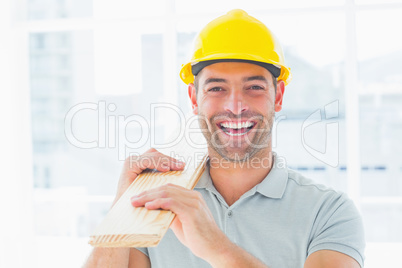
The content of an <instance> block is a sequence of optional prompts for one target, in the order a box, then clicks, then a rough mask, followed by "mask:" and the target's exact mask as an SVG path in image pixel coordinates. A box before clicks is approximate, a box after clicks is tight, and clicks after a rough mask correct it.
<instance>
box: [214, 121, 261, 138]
mask: <svg viewBox="0 0 402 268" xmlns="http://www.w3.org/2000/svg"><path fill="white" fill-rule="evenodd" d="M255 124H256V123H255V122H252V121H244V122H231V121H225V122H221V123H218V124H217V125H218V127H219V128H220V129H222V131H223V132H225V133H226V134H227V135H229V136H242V135H245V134H247V133H248V132H249V131H250V130H251V129H252V128H253V127H254V126H255Z"/></svg>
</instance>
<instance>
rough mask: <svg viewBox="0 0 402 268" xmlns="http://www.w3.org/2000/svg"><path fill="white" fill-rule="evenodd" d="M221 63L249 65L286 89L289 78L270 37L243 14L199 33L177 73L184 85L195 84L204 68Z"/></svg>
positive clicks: (217, 21) (215, 22) (239, 12)
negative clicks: (256, 66) (188, 60)
mask: <svg viewBox="0 0 402 268" xmlns="http://www.w3.org/2000/svg"><path fill="white" fill-rule="evenodd" d="M222 61H241V62H243V61H244V62H251V63H254V64H257V65H261V66H263V67H265V68H267V69H268V70H269V71H270V72H271V73H272V74H273V75H274V76H275V77H277V79H278V80H283V81H284V82H285V85H287V84H288V83H289V82H290V80H291V78H292V75H291V73H290V68H288V67H286V66H285V60H284V57H283V52H282V48H281V45H280V44H279V42H278V40H277V39H276V37H275V36H274V35H273V33H272V32H271V31H270V30H269V29H268V28H267V27H266V26H265V25H264V24H263V23H262V22H260V21H259V20H257V19H256V18H254V17H252V16H250V15H248V14H247V13H246V12H245V11H244V10H241V9H234V10H231V11H229V12H228V13H227V14H226V15H223V16H220V17H218V18H216V19H214V20H213V21H211V22H210V23H208V24H207V25H206V26H205V27H204V29H202V30H201V32H199V33H198V35H197V36H196V39H195V43H194V50H193V55H192V58H191V60H190V62H188V63H187V64H183V65H182V68H181V70H180V78H181V80H183V82H184V83H186V84H189V83H193V82H194V74H195V75H196V74H197V73H198V72H199V71H200V70H201V69H202V68H203V67H205V66H207V65H209V64H213V63H216V62H222Z"/></svg>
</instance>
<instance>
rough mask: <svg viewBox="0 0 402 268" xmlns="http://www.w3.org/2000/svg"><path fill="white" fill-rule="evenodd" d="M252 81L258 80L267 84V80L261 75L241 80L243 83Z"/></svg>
mask: <svg viewBox="0 0 402 268" xmlns="http://www.w3.org/2000/svg"><path fill="white" fill-rule="evenodd" d="M252 80H259V81H263V82H266V83H268V80H267V79H266V78H265V77H264V76H262V75H256V76H250V77H246V78H244V79H243V82H248V81H252Z"/></svg>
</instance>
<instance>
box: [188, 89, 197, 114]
mask: <svg viewBox="0 0 402 268" xmlns="http://www.w3.org/2000/svg"><path fill="white" fill-rule="evenodd" d="M188 96H189V97H190V102H191V107H192V109H193V114H195V115H197V114H198V104H197V92H196V90H195V86H194V84H193V83H190V84H188Z"/></svg>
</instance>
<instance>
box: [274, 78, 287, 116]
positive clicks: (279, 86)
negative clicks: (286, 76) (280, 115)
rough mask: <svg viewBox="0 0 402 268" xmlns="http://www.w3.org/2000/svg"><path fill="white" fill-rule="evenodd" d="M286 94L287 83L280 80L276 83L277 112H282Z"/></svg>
mask: <svg viewBox="0 0 402 268" xmlns="http://www.w3.org/2000/svg"><path fill="white" fill-rule="evenodd" d="M284 93H285V82H283V81H282V80H279V81H278V82H277V83H276V96H275V112H279V111H280V110H282V101H283V94H284Z"/></svg>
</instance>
